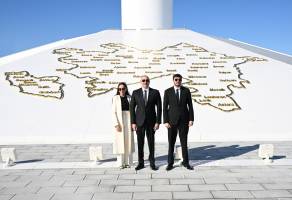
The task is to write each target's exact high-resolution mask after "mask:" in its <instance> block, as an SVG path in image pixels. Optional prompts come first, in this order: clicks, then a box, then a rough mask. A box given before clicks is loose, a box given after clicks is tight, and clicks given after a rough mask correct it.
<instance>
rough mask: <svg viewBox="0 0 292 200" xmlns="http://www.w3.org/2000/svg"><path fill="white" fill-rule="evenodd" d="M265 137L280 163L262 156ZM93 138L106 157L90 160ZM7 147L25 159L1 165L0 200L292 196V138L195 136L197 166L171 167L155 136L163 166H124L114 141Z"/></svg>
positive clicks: (193, 146) (191, 148)
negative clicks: (200, 139)
mask: <svg viewBox="0 0 292 200" xmlns="http://www.w3.org/2000/svg"><path fill="white" fill-rule="evenodd" d="M264 143H272V144H274V147H275V153H274V154H275V156H274V158H273V160H274V162H273V163H265V162H264V161H262V160H261V159H259V158H258V147H259V144H264ZM91 145H94V146H99V145H102V147H103V152H104V160H102V161H100V162H99V163H94V164H93V163H92V162H91V161H89V156H88V147H89V146H91ZM3 147H15V148H16V150H17V155H18V162H17V164H16V165H15V166H13V167H10V168H3V167H2V166H1V167H0V200H18V199H21V200H26V199H27V200H34V199H41V200H57V199H68V200H71V199H72V200H74V199H78V200H97V199H104V200H108V199H119V200H122V199H279V200H280V199H292V141H291V142H279V141H277V142H228V143H227V142H223V143H190V144H189V153H190V159H191V163H192V165H193V166H194V171H189V170H187V169H185V168H182V167H179V166H178V164H176V167H175V168H174V169H173V170H171V171H166V170H165V165H166V160H167V144H166V143H165V144H156V163H157V165H158V166H159V170H157V171H152V170H151V169H150V168H149V166H146V168H145V169H142V170H140V171H135V169H134V166H133V167H132V168H130V169H122V170H121V169H119V168H118V167H116V166H115V155H113V154H112V146H111V145H110V144H66V145H13V146H12V145H9V146H4V145H2V146H0V148H3ZM147 154H148V151H147V145H146V146H145V157H147ZM134 159H135V160H136V159H137V154H136V153H135V155H134Z"/></svg>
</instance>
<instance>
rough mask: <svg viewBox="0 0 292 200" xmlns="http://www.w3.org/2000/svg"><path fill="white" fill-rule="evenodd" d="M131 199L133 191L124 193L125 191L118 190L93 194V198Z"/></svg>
mask: <svg viewBox="0 0 292 200" xmlns="http://www.w3.org/2000/svg"><path fill="white" fill-rule="evenodd" d="M114 199H118V200H131V199H132V193H130V192H128V193H123V192H116V193H110V192H99V193H95V194H94V195H93V198H92V200H114Z"/></svg>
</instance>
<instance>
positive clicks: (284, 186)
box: [263, 182, 292, 190]
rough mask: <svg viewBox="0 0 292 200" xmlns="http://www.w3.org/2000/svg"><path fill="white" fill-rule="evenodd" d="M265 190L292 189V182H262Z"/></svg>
mask: <svg viewBox="0 0 292 200" xmlns="http://www.w3.org/2000/svg"><path fill="white" fill-rule="evenodd" d="M263 186H264V187H265V188H266V189H267V190H292V182H290V183H273V184H263Z"/></svg>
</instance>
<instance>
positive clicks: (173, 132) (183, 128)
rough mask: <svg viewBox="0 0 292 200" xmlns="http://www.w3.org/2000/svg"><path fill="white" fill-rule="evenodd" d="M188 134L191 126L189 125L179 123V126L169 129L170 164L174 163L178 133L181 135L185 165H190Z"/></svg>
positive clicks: (172, 126)
mask: <svg viewBox="0 0 292 200" xmlns="http://www.w3.org/2000/svg"><path fill="white" fill-rule="evenodd" d="M188 132H189V126H188V124H187V123H182V122H178V124H177V125H171V127H170V128H169V129H168V164H169V165H173V163H174V155H173V154H174V145H175V142H176V136H177V133H178V134H179V139H180V144H181V148H182V156H183V162H182V164H183V165H186V164H189V155H188Z"/></svg>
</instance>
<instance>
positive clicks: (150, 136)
mask: <svg viewBox="0 0 292 200" xmlns="http://www.w3.org/2000/svg"><path fill="white" fill-rule="evenodd" d="M153 128H154V125H153V126H152V125H148V124H147V123H144V124H143V126H138V127H137V131H136V134H137V142H138V161H139V164H144V143H145V133H146V137H147V141H148V148H149V162H150V164H155V158H154V146H155V137H154V135H155V131H154V129H153Z"/></svg>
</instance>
